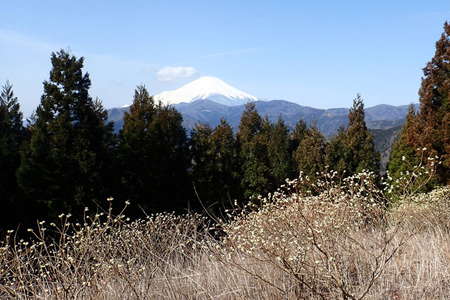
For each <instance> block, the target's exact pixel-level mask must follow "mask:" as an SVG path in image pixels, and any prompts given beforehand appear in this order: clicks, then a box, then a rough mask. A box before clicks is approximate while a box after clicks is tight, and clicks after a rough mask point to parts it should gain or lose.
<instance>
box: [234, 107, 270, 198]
mask: <svg viewBox="0 0 450 300" xmlns="http://www.w3.org/2000/svg"><path fill="white" fill-rule="evenodd" d="M266 127H267V126H266ZM262 132H263V120H262V119H261V116H260V115H259V114H258V112H257V111H256V106H255V104H254V103H248V104H246V105H245V110H244V112H243V114H242V117H241V121H240V124H239V131H238V134H237V138H238V143H239V147H240V152H239V153H240V154H239V156H240V160H241V166H242V169H241V170H242V180H241V186H242V189H243V193H244V197H250V196H252V195H260V194H266V193H267V192H268V189H269V187H268V183H269V176H270V169H269V162H268V157H267V138H266V137H265V136H264V135H263V134H262Z"/></svg>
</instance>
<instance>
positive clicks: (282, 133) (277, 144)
mask: <svg viewBox="0 0 450 300" xmlns="http://www.w3.org/2000/svg"><path fill="white" fill-rule="evenodd" d="M289 147H290V143H289V129H288V128H287V126H286V125H285V123H284V121H283V120H282V119H281V118H279V119H278V121H277V122H276V123H275V124H273V125H272V126H271V127H270V133H269V140H268V157H269V163H270V165H269V166H270V173H271V179H272V180H271V181H272V183H271V188H272V189H273V190H274V189H277V188H278V187H280V185H281V184H282V183H283V182H284V181H285V180H286V178H290V177H292V173H293V171H292V160H291V155H290V153H289Z"/></svg>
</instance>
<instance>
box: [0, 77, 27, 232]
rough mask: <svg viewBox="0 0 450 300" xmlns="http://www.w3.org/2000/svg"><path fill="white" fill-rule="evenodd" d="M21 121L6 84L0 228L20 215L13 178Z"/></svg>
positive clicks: (0, 102) (1, 113) (0, 131)
mask: <svg viewBox="0 0 450 300" xmlns="http://www.w3.org/2000/svg"><path fill="white" fill-rule="evenodd" d="M22 117H23V115H22V112H21V111H20V105H19V103H18V101H17V97H15V96H14V92H13V89H12V85H11V84H10V83H9V82H8V81H7V82H6V84H5V85H4V86H3V87H2V90H1V93H0V183H1V184H0V195H1V199H2V203H1V207H2V209H1V211H2V213H0V223H2V224H3V225H6V224H11V223H12V222H14V221H16V220H17V219H18V218H20V216H19V214H22V212H23V207H21V206H20V205H19V201H20V197H19V195H18V193H19V191H18V187H17V178H16V171H17V169H18V168H19V165H20V155H19V150H20V147H21V144H22V143H23V142H24V139H25V129H24V127H23V124H22ZM15 219H16V220H15Z"/></svg>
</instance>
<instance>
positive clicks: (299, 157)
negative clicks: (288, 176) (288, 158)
mask: <svg viewBox="0 0 450 300" xmlns="http://www.w3.org/2000/svg"><path fill="white" fill-rule="evenodd" d="M325 147H326V141H325V138H324V136H323V135H322V133H320V131H319V129H317V127H315V126H313V127H311V128H309V129H308V130H307V131H306V134H305V136H304V138H303V139H302V141H301V142H300V145H299V146H298V148H297V150H296V151H295V153H294V160H295V163H296V166H297V170H298V171H299V172H303V174H304V175H307V176H309V177H310V178H315V177H316V174H317V173H318V172H321V171H323V170H324V169H325Z"/></svg>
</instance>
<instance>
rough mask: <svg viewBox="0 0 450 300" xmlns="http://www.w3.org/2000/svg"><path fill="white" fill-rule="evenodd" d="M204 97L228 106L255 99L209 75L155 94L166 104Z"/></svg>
mask: <svg viewBox="0 0 450 300" xmlns="http://www.w3.org/2000/svg"><path fill="white" fill-rule="evenodd" d="M204 99H208V100H211V101H214V102H217V103H220V104H223V105H228V106H234V105H241V104H245V103H247V102H249V101H256V100H257V98H256V97H255V96H252V95H250V94H247V93H245V92H243V91H240V90H238V89H236V88H234V87H232V86H231V85H229V84H227V83H226V82H224V81H223V80H221V79H219V78H216V77H211V76H205V77H200V78H199V79H196V80H194V81H192V82H190V83H188V84H186V85H184V86H182V87H180V88H178V89H176V90H173V91H166V92H162V93H160V94H158V95H155V100H161V101H162V102H163V103H167V104H176V103H181V102H193V101H196V100H204Z"/></svg>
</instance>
